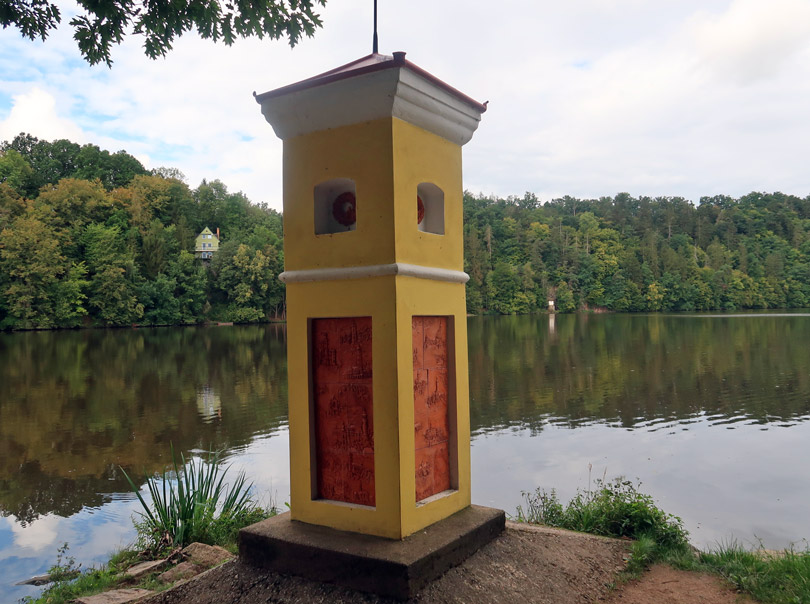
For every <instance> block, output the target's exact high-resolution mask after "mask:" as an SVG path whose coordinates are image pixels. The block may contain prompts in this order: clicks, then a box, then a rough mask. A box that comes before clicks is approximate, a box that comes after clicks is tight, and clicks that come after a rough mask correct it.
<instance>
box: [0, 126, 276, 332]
mask: <svg viewBox="0 0 810 604" xmlns="http://www.w3.org/2000/svg"><path fill="white" fill-rule="evenodd" d="M205 226H209V227H210V228H211V229H214V230H215V229H216V228H219V229H220V233H221V234H222V241H221V244H220V247H219V251H218V253H217V254H216V255H215V256H214V258H213V259H212V260H211V262H210V264H209V265H206V264H203V262H202V261H201V260H199V259H197V258H195V256H194V245H195V239H196V236H197V234H198V233H199V232H200V231H201V230H202V229H203V228H204V227H205ZM281 238H282V224H281V215H280V214H279V213H278V212H276V211H274V210H273V209H271V208H268V207H267V206H266V205H256V204H252V203H251V202H250V201H249V200H248V199H247V197H245V195H243V194H242V193H231V192H229V191H228V189H227V187H226V186H225V185H224V184H223V183H221V182H220V181H217V180H214V181H211V182H206V181H203V182H202V183H201V184H200V185H199V186H198V187H197V188H196V189H191V188H189V186H188V185H187V184H185V182H183V177H182V174H180V173H179V172H178V171H177V170H174V169H164V168H160V169H157V170H154V171H148V170H146V169H145V168H144V167H143V165H142V164H141V163H140V162H139V161H138V160H137V159H136V158H135V157H133V156H131V155H129V154H128V153H126V152H124V151H119V152H117V153H109V152H108V151H104V150H101V149H99V148H98V147H97V146H95V145H84V146H80V145H78V144H76V143H73V142H71V141H68V140H56V141H52V142H49V141H44V140H38V139H37V138H35V137H33V136H30V135H27V134H20V135H18V136H17V137H15V138H14V140H12V141H5V142H3V143H2V144H0V329H30V328H54V327H78V326H90V325H100V326H120V325H131V324H139V325H175V324H192V323H199V322H202V321H204V320H214V321H238V322H252V321H262V320H267V319H270V318H273V317H280V316H281V315H282V313H283V308H284V290H283V286H282V284H281V283H279V282H278V280H277V279H276V278H275V277H276V276H277V275H278V273H279V272H281V270H283V266H284V258H283V252H282V245H281Z"/></svg>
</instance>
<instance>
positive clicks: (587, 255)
mask: <svg viewBox="0 0 810 604" xmlns="http://www.w3.org/2000/svg"><path fill="white" fill-rule="evenodd" d="M206 226H208V227H209V228H211V229H212V230H216V229H217V228H219V229H220V233H221V234H222V241H221V244H220V247H219V251H218V252H217V253H216V254H215V255H214V258H213V259H212V260H211V262H210V263H203V262H202V261H201V260H200V259H198V258H196V257H195V256H194V253H193V252H194V243H195V238H196V235H197V234H198V233H199V232H200V231H201V230H202V229H203V228H204V227H206ZM464 257H465V270H466V271H467V273H469V275H470V280H469V282H468V283H467V308H468V311H469V312H470V313H474V314H485V313H490V314H526V313H534V312H540V311H544V310H546V309H547V308H548V304H549V301H553V302H554V308H555V310H556V311H557V312H572V311H576V310H610V311H618V312H656V311H700V310H738V309H758V308H763V309H765V308H802V307H808V306H810V196H808V197H805V198H799V197H796V196H793V195H785V194H782V193H770V194H766V193H750V194H748V195H745V196H743V197H741V198H739V199H734V198H732V197H728V196H715V197H703V198H701V199H700V203H698V204H697V205H696V204H694V203H692V202H691V201H689V200H686V199H683V198H681V197H656V198H650V197H638V198H636V197H632V196H631V195H629V194H627V193H620V194H618V195H616V196H615V197H601V198H599V199H577V198H573V197H569V196H566V197H562V198H560V199H554V200H552V201H550V202H546V203H543V202H541V201H540V200H538V199H537V197H536V196H535V195H533V194H531V193H526V194H525V195H524V196H523V197H507V198H505V199H502V198H492V197H486V196H482V195H477V196H476V195H472V194H469V193H465V195H464ZM283 266H284V257H283V249H282V218H281V214H279V213H278V212H276V211H274V210H273V209H271V208H268V207H267V206H266V204H259V205H257V204H253V203H251V202H250V200H249V199H248V198H247V197H246V196H245V195H243V194H242V193H231V192H229V191H228V189H227V187H226V186H225V185H224V184H223V183H222V182H220V181H218V180H214V181H211V182H207V181H203V182H202V183H201V184H200V185H199V186H198V187H197V188H196V189H191V188H190V187H189V186H188V185H187V184H186V183H185V182H184V179H183V176H182V174H180V173H179V172H178V171H177V170H174V169H172V168H158V169H156V170H151V171H149V170H146V169H145V168H144V166H143V165H142V164H141V163H140V162H139V161H138V160H137V159H136V158H135V157H133V156H131V155H129V154H128V153H126V152H125V151H118V152H116V153H110V152H108V151H105V150H102V149H100V148H99V147H97V146H95V145H90V144H88V145H83V146H80V145H78V144H76V143H73V142H71V141H68V140H56V141H50V142H49V141H44V140H38V139H37V138H35V137H33V136H30V135H28V134H20V135H18V136H17V137H15V138H14V139H13V140H12V141H5V142H3V143H0V329H30V328H54V327H78V326H92V325H99V326H119V325H131V324H139V325H176V324H193V323H199V322H203V321H234V322H241V323H247V322H257V321H266V320H269V319H274V318H282V317H283V316H284V309H285V295H284V286H283V284H281V283H280V282H279V281H278V279H277V276H278V274H279V273H280V272H282V270H283Z"/></svg>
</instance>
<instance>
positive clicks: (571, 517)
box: [517, 477, 689, 561]
mask: <svg viewBox="0 0 810 604" xmlns="http://www.w3.org/2000/svg"><path fill="white" fill-rule="evenodd" d="M523 496H524V499H525V501H526V507H525V509H524V508H523V507H522V506H520V507H518V512H517V517H518V520H519V521H523V522H534V523H538V524H546V525H549V526H557V527H560V528H565V529H570V530H574V531H581V532H583V533H593V534H595V535H604V536H606V537H629V538H630V539H636V540H638V541H643V543H644V544H645V547H646V546H649V547H650V548H652V549H653V551H652V552H646V553H645V554H644V557H645V558H648V559H650V560H651V561H654V560H656V559H657V558H659V557H661V556H662V555H663V554H664V553H666V552H669V551H673V552H680V551H682V550H684V549H688V547H689V540H688V537H689V534H688V533H687V532H686V529H684V528H683V523H682V522H681V519H680V518H678V517H676V516H672V515H671V514H667V513H666V512H664V511H662V510H661V509H659V508H658V507H656V505H655V502H654V501H653V499H652V497H650V496H649V495H645V494H644V493H642V492H640V491H639V490H638V489H637V488H636V486H635V485H634V484H633V483H632V482H630V481H629V480H624V479H623V478H621V477H620V478H616V479H615V480H613V481H605V480H604V479H602V480H597V481H596V488H595V489H594V490H590V489H588V490H587V491H584V492H583V491H578V492H577V494H576V495H575V496H574V498H573V499H571V501H570V502H569V503H568V504H567V505H565V506H564V505H563V504H562V503H560V501H559V499H558V498H557V493H556V492H555V491H554V490H552V491H551V492H546V491H544V490H541V489H538V490H537V491H535V492H534V493H524V494H523ZM640 554H641V552H639V555H640Z"/></svg>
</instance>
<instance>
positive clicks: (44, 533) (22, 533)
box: [7, 514, 64, 552]
mask: <svg viewBox="0 0 810 604" xmlns="http://www.w3.org/2000/svg"><path fill="white" fill-rule="evenodd" d="M63 520H64V519H63V518H60V517H59V516H54V515H52V514H48V515H46V516H40V517H39V518H37V519H36V520H34V521H32V522H31V523H30V524H28V525H27V526H25V527H23V526H22V525H20V524H19V523H18V522H17V521H16V519H15V518H14V516H10V517H9V518H8V519H7V522H8V523H9V525H10V526H11V531H12V533H13V534H14V545H15V547H18V548H25V549H32V550H34V551H35V552H39V551H42V550H43V549H45V548H47V547H48V546H50V545H52V544H53V543H54V542H56V538H57V535H58V533H59V524H60V523H61V522H62V521H63Z"/></svg>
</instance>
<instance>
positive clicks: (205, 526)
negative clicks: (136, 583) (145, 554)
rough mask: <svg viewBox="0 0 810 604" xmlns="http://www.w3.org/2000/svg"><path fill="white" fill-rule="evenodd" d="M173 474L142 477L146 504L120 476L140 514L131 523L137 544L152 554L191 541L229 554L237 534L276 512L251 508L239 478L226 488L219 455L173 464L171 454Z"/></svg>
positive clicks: (253, 503)
mask: <svg viewBox="0 0 810 604" xmlns="http://www.w3.org/2000/svg"><path fill="white" fill-rule="evenodd" d="M172 468H173V472H169V471H167V470H164V471H163V473H162V474H161V475H159V476H147V477H146V484H147V487H148V490H149V494H150V496H151V499H152V502H151V504H147V502H146V500H145V499H144V497H143V496H142V495H141V492H140V489H139V488H138V487H137V486H136V485H135V483H134V481H133V480H132V479H131V478H130V477H129V475H128V474H127V473H126V472H124V476H125V477H126V479H127V481H128V482H129V485H130V488H131V489H132V491H133V492H134V493H135V494H136V495H137V497H138V500H139V501H140V503H141V506H142V508H143V511H142V512H140V513H139V516H140V518H139V520H137V521H136V523H135V526H136V528H137V530H138V534H139V537H140V541H141V544H142V545H143V546H144V547H145V548H146V549H148V550H150V551H152V552H158V551H161V550H165V549H171V548H176V547H183V546H185V545H188V544H189V543H192V542H194V541H199V542H201V543H207V544H210V545H222V546H226V547H228V546H230V547H231V548H233V547H235V543H236V535H237V533H238V532H239V529H240V528H242V527H244V526H247V525H249V524H253V523H254V522H258V521H259V520H263V519H264V518H267V517H268V516H272V515H273V514H275V512H276V510H275V508H273V507H271V508H269V509H264V508H262V507H261V506H260V505H259V504H258V503H256V501H255V500H254V499H253V497H252V495H251V489H252V487H253V485H252V484H248V483H247V481H246V479H245V473H244V472H240V473H239V474H237V476H236V478H235V479H234V481H233V483H232V484H228V483H226V482H225V478H226V476H227V474H228V468H227V467H225V466H223V462H222V453H221V452H218V451H215V452H209V453H208V457H207V459H201V458H192V459H191V460H189V461H186V459H185V457H184V456H183V454H182V453H181V454H180V463H179V464H178V462H177V459H176V457H175V455H174V448H172ZM122 471H123V469H122Z"/></svg>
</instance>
